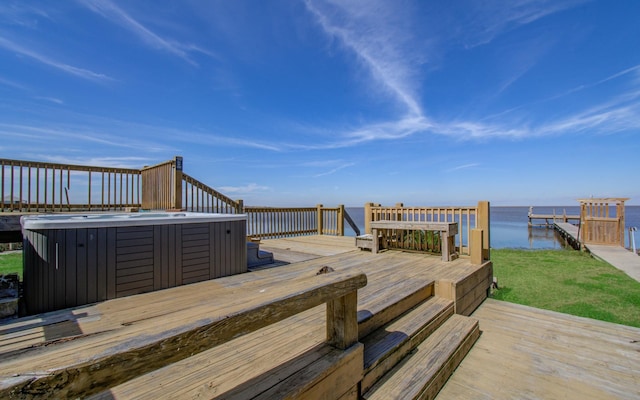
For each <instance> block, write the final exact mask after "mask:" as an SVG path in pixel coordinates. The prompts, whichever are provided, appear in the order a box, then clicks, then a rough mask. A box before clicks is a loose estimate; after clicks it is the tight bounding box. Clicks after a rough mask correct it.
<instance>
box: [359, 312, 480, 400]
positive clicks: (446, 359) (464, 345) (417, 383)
mask: <svg viewBox="0 0 640 400" xmlns="http://www.w3.org/2000/svg"><path fill="white" fill-rule="evenodd" d="M479 336H480V330H479V327H478V321H477V320H475V319H473V318H469V317H464V316H461V315H457V314H456V315H453V316H451V317H450V318H449V319H448V320H447V321H446V322H444V323H443V324H442V326H440V327H439V328H438V329H437V330H436V331H435V332H434V333H433V334H431V335H430V336H429V337H428V338H427V339H426V340H425V341H424V342H422V343H420V344H419V345H418V346H417V347H416V348H415V349H414V350H413V351H412V353H411V354H410V355H409V356H407V357H405V358H404V359H403V360H402V361H401V362H400V363H398V364H397V365H396V366H395V367H394V368H393V369H392V370H391V371H389V373H387V374H386V375H385V376H383V377H382V379H380V380H379V381H378V382H377V383H376V384H375V385H374V386H373V387H372V388H371V389H369V391H367V392H365V393H364V396H363V397H364V398H365V399H366V400H378V399H380V400H381V399H433V398H435V397H436V395H437V394H438V392H439V391H440V389H442V387H443V386H444V384H445V383H446V382H447V379H449V377H450V376H451V374H453V371H454V370H455V369H456V367H457V366H458V365H459V364H460V362H462V360H463V359H464V357H465V356H466V354H467V353H468V352H469V350H470V349H471V347H472V346H473V344H474V343H475V341H476V340H477V339H478V337H479Z"/></svg>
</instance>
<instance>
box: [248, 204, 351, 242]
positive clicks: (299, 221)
mask: <svg viewBox="0 0 640 400" xmlns="http://www.w3.org/2000/svg"><path fill="white" fill-rule="evenodd" d="M244 213H245V214H247V235H248V236H251V237H255V238H264V239H267V238H269V239H274V238H282V237H289V236H303V235H334V236H344V221H345V220H347V222H348V221H349V220H351V217H348V214H347V212H346V210H345V208H344V205H340V206H338V207H333V208H332V207H324V206H323V205H322V204H318V205H317V206H315V207H249V206H247V207H245V208H244ZM352 222H353V220H351V223H352ZM351 223H350V224H351ZM351 226H352V228H353V229H354V231H355V232H358V231H359V230H358V227H357V226H356V225H355V224H352V225H351Z"/></svg>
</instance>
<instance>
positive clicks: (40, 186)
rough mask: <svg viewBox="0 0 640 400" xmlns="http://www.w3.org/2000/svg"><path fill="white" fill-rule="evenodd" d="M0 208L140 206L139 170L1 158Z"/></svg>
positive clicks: (42, 209)
mask: <svg viewBox="0 0 640 400" xmlns="http://www.w3.org/2000/svg"><path fill="white" fill-rule="evenodd" d="M0 174H1V175H2V176H1V181H2V186H1V188H0V199H1V200H2V207H1V210H0V211H5V212H6V211H13V212H54V211H112V210H124V209H125V208H127V207H139V206H140V193H141V190H140V188H141V176H140V171H139V170H137V169H128V168H109V167H92V166H82V165H72V164H56V163H44V162H34V161H22V160H8V159H0Z"/></svg>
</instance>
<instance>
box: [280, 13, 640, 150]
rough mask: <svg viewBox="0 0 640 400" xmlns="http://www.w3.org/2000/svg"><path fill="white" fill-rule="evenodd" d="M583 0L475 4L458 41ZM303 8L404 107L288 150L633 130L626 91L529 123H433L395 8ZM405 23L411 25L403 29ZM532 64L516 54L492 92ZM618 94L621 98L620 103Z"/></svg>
mask: <svg viewBox="0 0 640 400" xmlns="http://www.w3.org/2000/svg"><path fill="white" fill-rule="evenodd" d="M585 1H588V0H565V1H551V0H517V1H513V2H509V4H507V5H505V4H504V2H498V1H489V2H483V3H476V4H473V5H470V7H471V8H472V9H473V10H474V12H468V10H466V11H463V13H464V18H463V20H464V21H465V29H463V30H459V32H463V33H462V34H464V35H469V37H464V38H460V39H462V40H463V41H464V40H467V39H469V40H471V39H472V38H473V40H471V41H469V42H468V43H467V47H474V46H477V45H481V44H486V43H489V42H491V41H492V40H493V39H495V38H496V37H498V36H499V35H502V34H504V33H506V32H509V31H510V30H512V29H515V28H516V27H518V26H522V25H526V24H530V23H532V22H535V21H538V20H540V19H541V18H544V17H547V16H549V15H552V14H555V13H558V12H562V11H564V10H567V9H570V8H572V7H575V6H576V5H579V4H581V3H584V2H585ZM305 4H306V5H307V9H308V10H309V11H310V12H311V14H312V15H313V16H314V18H315V20H316V22H317V23H318V24H319V25H320V27H321V28H322V31H323V32H324V33H325V34H326V35H328V36H329V37H331V38H333V39H336V40H338V41H339V42H340V43H341V44H342V45H343V46H344V47H345V48H347V49H349V50H350V51H352V52H353V53H354V54H355V55H356V56H357V57H358V59H359V60H360V62H361V63H362V64H363V65H364V66H366V67H367V70H368V71H369V72H370V73H371V76H372V77H373V80H374V81H375V82H377V83H379V84H382V85H383V86H384V87H386V88H387V89H388V93H390V94H391V97H392V98H393V99H395V100H396V101H397V102H398V104H401V105H403V106H404V110H405V112H404V114H403V115H401V116H399V117H398V118H395V119H389V120H387V121H377V122H370V123H364V124H363V125H361V126H359V127H355V128H347V129H344V130H342V132H341V133H340V135H338V138H337V140H332V141H330V142H326V143H316V144H308V143H307V144H303V145H300V144H297V145H291V146H290V147H291V148H305V149H331V148H340V147H349V146H355V145H358V144H360V143H365V142H371V141H375V140H397V139H401V138H405V137H409V136H412V135H416V134H433V135H445V136H450V137H453V138H456V139H461V140H468V139H482V138H496V137H504V138H526V137H535V136H544V135H553V134H566V133H576V132H586V131H592V132H596V133H598V132H599V133H605V132H618V131H622V130H628V129H637V128H640V117H638V115H639V113H638V110H639V108H640V105H639V104H638V102H637V101H636V100H632V99H630V98H629V97H633V90H631V91H630V92H629V93H627V94H626V95H623V96H621V97H620V98H618V99H612V100H604V101H603V102H602V103H601V104H600V105H596V106H593V107H591V108H588V109H586V110H585V109H583V110H575V111H573V112H569V113H568V114H569V115H568V116H566V117H563V118H556V119H555V120H549V121H546V122H542V123H540V122H539V123H537V124H536V125H532V124H531V123H529V122H527V121H528V118H527V113H526V112H525V111H524V110H522V111H523V112H522V113H521V114H522V115H521V116H520V117H518V118H511V119H510V120H507V119H504V118H498V117H499V116H501V115H500V114H496V115H494V116H493V117H495V118H488V117H485V118H479V119H472V118H468V119H455V118H454V119H447V118H446V116H443V117H439V118H438V119H437V120H436V119H434V118H433V117H431V116H429V115H428V112H426V111H425V110H424V109H423V108H422V106H421V105H420V101H419V96H418V93H416V91H415V89H414V88H415V87H420V86H421V85H422V82H421V81H420V78H421V76H420V73H419V70H420V69H421V68H424V62H425V60H424V59H422V60H419V61H420V62H418V60H416V59H415V57H413V56H412V54H413V53H415V52H416V49H415V48H412V47H411V46H409V45H407V43H415V41H413V42H412V41H411V40H409V39H411V35H410V34H409V33H408V32H405V31H403V29H402V26H401V25H400V26H397V25H395V24H391V23H389V21H394V19H395V17H397V15H394V10H395V9H397V8H393V7H386V6H385V4H386V3H378V2H374V4H368V6H367V7H363V6H362V4H360V3H359V2H357V1H355V2H334V1H331V0H324V1H313V0H307V1H306V3H305ZM475 11H477V12H475ZM409 25H410V20H409V21H407V24H406V26H409ZM408 38H409V39H408ZM414 39H415V38H414ZM538 45H539V46H538V53H540V52H544V51H546V49H547V47H546V46H545V45H544V44H541V43H538ZM427 58H428V56H427ZM536 62H537V56H535V57H534V56H529V57H528V58H527V57H526V56H523V58H522V59H521V60H520V63H519V64H518V65H517V66H518V68H516V69H515V70H513V71H511V73H510V74H509V75H508V78H507V79H506V80H504V81H503V83H502V85H501V86H500V87H498V94H500V93H501V92H502V91H504V90H506V89H507V88H508V87H510V86H511V85H512V84H513V83H514V82H516V81H517V80H519V79H521V78H522V76H523V75H525V74H526V73H527V71H529V69H530V68H531V67H532V66H533V65H535V63H536ZM639 70H640V66H634V67H631V68H628V69H625V70H624V71H620V72H618V73H616V74H613V75H611V76H609V77H606V78H604V79H602V80H600V81H597V82H594V83H592V84H590V85H583V86H580V87H577V88H574V89H573V90H571V91H568V92H567V93H564V94H562V95H561V96H565V95H568V94H571V93H575V92H576V91H580V90H584V89H588V88H591V87H593V86H597V85H601V84H604V83H606V82H608V81H610V80H613V79H616V78H620V77H623V76H626V75H629V74H632V73H633V74H635V73H637V72H638V71H639ZM638 76H640V74H638ZM638 80H640V78H638ZM625 96H626V97H627V99H626V100H625V99H623V98H622V97H625ZM557 97H560V96H554V98H551V99H549V100H554V99H555V98H557ZM523 108H524V106H520V107H515V108H513V109H511V110H508V111H506V112H505V113H507V112H509V111H515V110H519V109H523ZM501 114H503V113H501Z"/></svg>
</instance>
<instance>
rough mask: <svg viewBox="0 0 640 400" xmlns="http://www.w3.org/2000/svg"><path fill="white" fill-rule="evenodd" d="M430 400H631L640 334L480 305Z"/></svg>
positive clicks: (639, 363) (638, 370)
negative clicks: (474, 336) (473, 338)
mask: <svg viewBox="0 0 640 400" xmlns="http://www.w3.org/2000/svg"><path fill="white" fill-rule="evenodd" d="M473 317H475V318H477V319H478V320H479V322H480V326H481V329H482V335H481V337H480V339H479V340H478V341H477V342H476V344H475V346H474V347H473V349H472V350H471V352H470V353H469V354H468V355H467V357H466V358H465V359H464V361H462V363H461V364H460V366H459V367H458V369H457V370H456V372H455V373H454V374H453V376H452V377H451V378H450V379H449V381H448V382H447V384H446V385H445V387H444V388H443V389H442V391H441V392H440V394H439V395H438V397H437V400H449V399H576V400H582V399H638V398H640V329H638V328H632V327H627V326H623V325H617V324H611V323H607V322H601V321H596V320H592V319H588V318H581V317H574V316H571V315H567V314H560V313H557V312H552V311H545V310H540V309H536V308H531V307H526V306H521V305H517V304H511V303H506V302H502V301H497V300H493V299H487V300H486V301H485V302H484V303H483V304H482V305H481V306H480V307H479V308H478V309H477V310H476V312H475V313H473Z"/></svg>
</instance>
